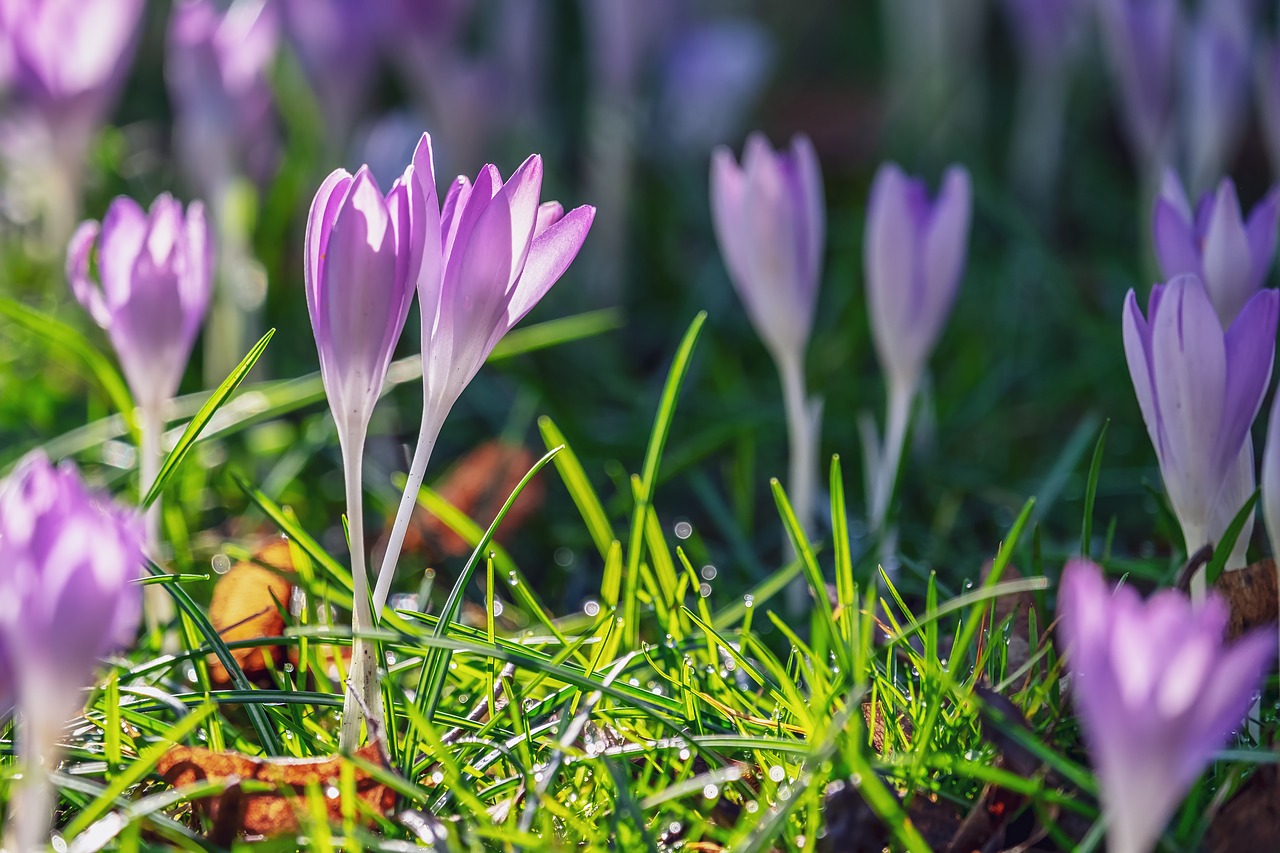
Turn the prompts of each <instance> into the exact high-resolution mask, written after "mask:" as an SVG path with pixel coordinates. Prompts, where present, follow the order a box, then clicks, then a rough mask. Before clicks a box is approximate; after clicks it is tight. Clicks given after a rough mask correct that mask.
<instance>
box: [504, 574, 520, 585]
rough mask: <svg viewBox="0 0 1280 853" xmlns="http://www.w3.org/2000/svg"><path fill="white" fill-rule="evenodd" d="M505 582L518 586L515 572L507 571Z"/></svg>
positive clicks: (518, 579) (518, 581)
mask: <svg viewBox="0 0 1280 853" xmlns="http://www.w3.org/2000/svg"><path fill="white" fill-rule="evenodd" d="M507 583H509V584H511V585H512V586H520V578H518V577H516V573H515V572H507Z"/></svg>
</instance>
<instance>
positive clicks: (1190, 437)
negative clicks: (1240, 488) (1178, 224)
mask: <svg viewBox="0 0 1280 853" xmlns="http://www.w3.org/2000/svg"><path fill="white" fill-rule="evenodd" d="M1277 316H1280V292H1277V291H1273V290H1264V291H1261V292H1259V293H1257V294H1255V295H1254V296H1253V297H1252V298H1251V299H1250V300H1249V302H1248V303H1247V304H1246V305H1245V307H1244V309H1243V310H1242V311H1241V312H1240V314H1239V316H1238V317H1236V319H1235V321H1234V322H1233V323H1232V324H1231V325H1230V327H1229V328H1228V329H1227V330H1226V331H1225V332H1224V331H1223V329H1222V325H1221V324H1220V322H1219V320H1218V316H1217V314H1216V313H1215V312H1214V310H1213V305H1212V304H1211V303H1210V302H1209V296H1208V294H1207V292H1206V291H1205V288H1204V285H1202V284H1201V283H1200V279H1199V278H1197V277H1196V276H1194V275H1182V276H1178V277H1177V278H1174V279H1173V280H1172V281H1170V282H1169V283H1168V284H1167V285H1156V286H1155V287H1154V288H1152V291H1151V299H1150V301H1149V302H1148V305H1147V316H1146V317H1145V318H1144V317H1143V316H1142V311H1141V310H1140V309H1139V308H1138V299H1137V296H1136V295H1135V294H1134V292H1133V291H1132V290H1131V291H1129V295H1128V297H1127V298H1126V299H1125V307H1124V349H1125V357H1126V358H1127V360H1128V362H1129V375H1130V377H1131V378H1132V380H1133V389H1134V393H1135V394H1136V395H1137V397H1138V406H1139V408H1140V409H1141V410H1142V419H1143V421H1145V422H1146V425H1147V433H1148V435H1150V437H1151V444H1152V445H1153V446H1154V447H1155V450H1156V458H1157V459H1158V460H1159V463H1160V475H1161V477H1162V479H1163V480H1164V485H1165V490H1166V491H1167V492H1168V494H1169V502H1170V503H1171V504H1172V505H1173V511H1174V513H1175V514H1176V515H1177V517H1178V522H1179V523H1180V524H1181V526H1182V534H1183V537H1184V538H1185V540H1186V548H1187V553H1188V554H1191V553H1194V552H1195V551H1196V550H1197V549H1199V548H1200V547H1201V546H1203V545H1205V544H1207V543H1211V542H1213V541H1214V540H1215V539H1216V535H1220V532H1216V531H1214V529H1213V518H1214V514H1215V508H1216V504H1217V502H1218V501H1219V500H1220V496H1221V495H1222V494H1223V491H1224V489H1223V486H1224V483H1226V481H1227V480H1228V478H1229V477H1230V476H1231V474H1232V470H1233V466H1235V465H1237V464H1239V458H1240V455H1241V453H1242V452H1243V451H1244V447H1245V443H1246V442H1247V441H1249V429H1250V427H1251V426H1252V425H1253V419H1254V418H1255V417H1256V416H1257V414H1258V408H1259V407H1260V406H1261V405H1262V397H1263V395H1264V394H1265V393H1266V390H1267V385H1268V383H1269V382H1270V380H1271V365H1272V359H1273V357H1274V354H1275V339H1276V321H1277ZM1238 510H1239V507H1236V508H1235V509H1234V510H1231V511H1230V513H1229V515H1232V516H1233V515H1234V514H1235V512H1236V511H1238ZM1223 514H1226V513H1220V514H1219V517H1221V515H1223ZM1192 589H1193V592H1195V593H1196V594H1197V595H1203V592H1204V572H1203V570H1202V571H1201V572H1199V573H1198V574H1197V576H1196V578H1195V579H1194V580H1193V586H1192Z"/></svg>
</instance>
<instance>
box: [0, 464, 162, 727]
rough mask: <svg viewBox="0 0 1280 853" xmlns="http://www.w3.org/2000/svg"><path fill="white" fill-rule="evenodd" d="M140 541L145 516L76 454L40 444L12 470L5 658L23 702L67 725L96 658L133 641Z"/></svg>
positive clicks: (3, 546)
mask: <svg viewBox="0 0 1280 853" xmlns="http://www.w3.org/2000/svg"><path fill="white" fill-rule="evenodd" d="M142 540H143V537H142V519H141V518H140V517H139V516H138V515H137V514H136V513H135V512H133V511H132V510H129V509H126V508H125V507H123V506H119V505H117V504H115V503H114V502H112V501H110V500H109V499H105V498H100V497H98V496H96V495H94V494H92V493H91V492H90V491H89V490H88V489H87V488H86V487H85V485H84V483H83V482H82V481H81V479H80V475H79V473H78V472H77V471H76V469H75V466H74V465H72V464H70V463H69V462H68V463H64V464H63V465H61V466H59V467H58V468H54V467H53V466H52V465H50V464H49V460H48V458H46V457H45V455H44V454H43V453H42V452H36V453H34V454H31V455H29V456H27V457H26V458H24V459H23V460H22V461H21V462H19V463H18V466H17V467H16V468H15V469H14V471H13V473H12V474H10V475H9V478H8V479H7V480H6V481H5V482H4V484H3V487H2V488H0V661H2V662H3V663H2V666H3V669H4V671H6V672H7V673H8V674H9V676H10V677H11V678H12V684H11V689H12V690H14V691H15V692H16V699H17V702H18V705H19V707H20V708H24V709H25V710H26V711H27V712H35V713H38V714H40V715H47V716H51V717H56V718H57V722H58V723H59V724H60V723H61V722H62V721H63V720H65V719H66V717H67V716H68V715H69V714H71V713H74V711H75V710H76V708H75V702H76V694H77V693H78V692H79V691H80V690H81V689H82V688H84V687H85V686H86V685H87V684H89V682H90V680H91V679H92V675H93V670H94V668H95V667H96V666H97V663H98V659H99V658H101V657H102V656H103V655H106V654H107V653H109V652H112V651H115V650H116V649H119V648H121V647H123V646H125V645H128V643H129V642H131V641H132V640H133V635H134V632H135V631H136V630H137V628H138V621H139V619H140V618H141V615H142V587H141V586H140V585H138V584H137V583H136V582H137V581H138V579H139V578H140V577H141V575H142V567H143V562H144V556H143V541H142ZM45 703H48V704H45ZM0 710H2V709H0Z"/></svg>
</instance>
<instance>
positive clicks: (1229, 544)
mask: <svg viewBox="0 0 1280 853" xmlns="http://www.w3.org/2000/svg"><path fill="white" fill-rule="evenodd" d="M1261 496H1262V490H1261V489H1254V490H1253V494H1252V495H1250V496H1249V500H1247V501H1245V502H1244V506H1242V507H1241V508H1240V511H1239V512H1237V513H1236V515H1235V518H1233V519H1231V523H1230V524H1228V525H1227V529H1226V531H1225V532H1224V533H1223V534H1222V538H1221V539H1219V540H1218V544H1217V545H1215V546H1214V548H1213V558H1212V559H1211V560H1209V565H1208V566H1206V567H1205V570H1204V571H1205V580H1206V582H1207V583H1208V584H1209V586H1213V585H1214V584H1215V583H1217V581H1218V578H1220V577H1222V572H1223V570H1224V569H1226V567H1227V558H1229V557H1230V556H1231V549H1232V548H1234V547H1235V546H1236V540H1237V539H1239V538H1240V532H1241V531H1242V530H1244V526H1245V524H1247V523H1248V522H1249V519H1250V518H1251V517H1252V516H1253V508H1254V507H1255V506H1257V503H1258V498H1259V497H1261Z"/></svg>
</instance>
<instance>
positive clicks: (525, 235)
mask: <svg viewBox="0 0 1280 853" xmlns="http://www.w3.org/2000/svg"><path fill="white" fill-rule="evenodd" d="M413 174H414V181H415V182H417V184H418V186H419V188H420V191H421V192H422V195H423V196H424V198H425V200H426V205H425V207H426V210H427V214H426V216H424V217H423V218H424V220H425V221H426V226H425V234H424V236H423V240H422V242H423V256H422V267H421V275H420V276H419V278H418V304H419V306H420V309H421V312H422V381H423V412H422V426H421V429H420V431H419V434H418V444H417V448H416V449H415V451H414V454H413V460H412V462H411V463H410V466H409V478H408V483H407V484H406V486H405V491H404V495H403V497H402V498H401V501H400V508H399V510H398V511H397V513H396V520H395V524H394V525H393V526H392V529H391V535H390V537H389V539H388V544H387V551H386V554H385V555H384V556H383V562H382V568H381V569H380V571H379V574H378V585H377V589H376V590H375V591H374V596H373V603H374V608H375V611H377V610H381V608H382V605H383V604H385V603H386V600H387V594H388V593H389V592H390V591H391V580H392V577H393V576H394V573H395V566H396V562H397V560H398V559H399V557H400V549H401V546H402V545H403V544H404V536H405V531H406V530H407V529H408V524H409V519H410V517H411V515H412V511H413V508H414V506H415V505H416V504H417V498H418V491H419V489H420V488H421V486H422V478H423V476H424V474H425V473H426V468H427V462H428V461H429V459H430V457H431V450H432V448H433V447H434V445H435V441H436V437H437V436H438V435H439V432H440V428H441V426H442V425H443V423H444V419H445V417H446V416H447V415H448V414H449V410H450V409H452V408H453V404H454V402H455V401H456V400H457V399H458V396H459V395H460V394H461V393H462V391H463V389H465V388H466V387H467V385H468V383H470V382H471V379H472V378H473V377H474V376H475V375H476V372H477V371H479V370H480V366H481V365H482V364H484V362H485V359H487V358H488V357H489V353H491V352H492V351H493V348H494V346H496V345H497V343H498V341H500V340H501V339H502V337H503V335H505V334H506V333H507V332H508V331H510V330H511V328H512V327H513V326H515V324H516V323H518V322H520V320H521V319H523V317H524V315H525V314H527V313H529V311H530V310H532V309H533V307H534V306H535V305H537V304H538V301H539V300H541V299H542V297H543V296H545V295H546V293H547V291H548V290H550V289H551V286H552V285H553V284H555V283H556V281H557V280H559V278H560V276H561V275H563V274H564V271H565V270H566V269H568V267H569V264H570V263H571V262H572V261H573V259H574V258H575V257H576V256H577V254H578V250H579V249H580V248H581V247H582V243H583V241H585V240H586V238H587V232H588V231H589V230H590V229H591V222H592V220H593V219H594V218H595V213H596V211H595V208H594V207H591V206H589V205H583V206H581V207H576V208H574V209H573V210H571V211H569V212H568V213H565V212H564V208H563V207H561V205H560V203H559V202H555V201H549V202H544V203H542V204H539V203H538V200H539V197H540V196H541V192H542V158H541V157H539V156H538V155H536V154H534V155H532V156H530V157H529V159H527V160H525V161H524V163H522V164H521V166H520V168H518V169H517V170H516V171H515V173H514V174H513V175H512V176H511V178H510V179H509V180H507V181H506V182H505V183H504V182H503V180H502V175H501V173H499V172H498V168H497V167H496V166H493V165H489V166H485V167H484V168H483V169H481V170H480V174H479V175H477V176H476V180H475V183H472V182H471V181H469V180H467V179H466V178H465V177H459V178H458V179H457V180H455V181H454V182H453V184H452V185H451V186H450V187H449V192H448V194H447V195H446V196H445V200H444V206H443V209H442V210H441V212H440V216H439V219H438V220H434V219H433V217H432V211H434V210H435V206H436V198H437V193H436V185H435V177H434V161H433V155H432V150H431V139H430V137H429V136H427V135H425V134H424V135H423V137H422V141H421V142H420V143H419V145H418V149H417V151H416V153H415V154H414V173H413Z"/></svg>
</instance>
